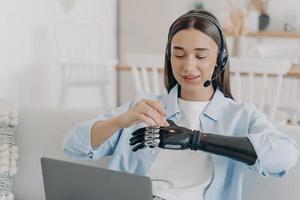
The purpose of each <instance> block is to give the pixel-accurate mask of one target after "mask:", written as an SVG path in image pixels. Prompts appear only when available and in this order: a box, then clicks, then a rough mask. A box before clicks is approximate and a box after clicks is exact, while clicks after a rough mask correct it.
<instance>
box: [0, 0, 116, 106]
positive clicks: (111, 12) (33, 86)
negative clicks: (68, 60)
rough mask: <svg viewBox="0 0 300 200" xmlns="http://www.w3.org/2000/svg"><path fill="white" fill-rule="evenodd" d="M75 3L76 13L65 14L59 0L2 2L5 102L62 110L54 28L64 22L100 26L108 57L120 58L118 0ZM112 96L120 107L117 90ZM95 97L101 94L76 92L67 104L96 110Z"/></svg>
mask: <svg viewBox="0 0 300 200" xmlns="http://www.w3.org/2000/svg"><path fill="white" fill-rule="evenodd" d="M75 2H76V4H75V5H74V7H73V9H72V10H70V11H69V12H64V9H63V7H62V6H61V4H60V1H59V0H44V1H40V0H26V1H24V0H2V1H0V80H1V81H0V83H1V85H0V98H5V99H10V100H13V101H17V102H19V103H22V104H38V105H53V106H54V105H56V104H57V101H58V95H59V91H60V69H59V67H58V65H57V61H56V57H55V56H56V55H55V51H56V50H55V46H54V44H53V34H52V29H51V27H53V24H54V23H55V22H57V21H59V20H63V19H68V18H76V19H82V20H93V21H97V22H99V23H101V24H102V25H103V28H104V30H105V34H104V35H103V41H104V44H103V46H104V49H105V51H104V55H103V56H104V57H106V58H116V56H117V50H116V43H117V37H116V29H117V17H116V14H117V5H116V4H117V0H77V1H75ZM114 82H116V80H114ZM111 92H112V95H111V96H112V98H113V99H112V102H114V103H115V89H114V91H111ZM96 93H97V90H96V89H95V90H92V89H91V91H85V90H80V89H79V90H77V91H75V92H74V93H72V92H71V94H70V96H69V98H68V103H69V104H72V103H74V100H76V101H77V105H81V106H83V107H84V105H90V106H93V105H95V106H97V103H98V101H99V100H98V99H97V96H95V94H96ZM78 94H79V96H78ZM82 94H83V95H82ZM81 97H86V98H85V99H83V98H82V99H81ZM75 103H76V102H75Z"/></svg>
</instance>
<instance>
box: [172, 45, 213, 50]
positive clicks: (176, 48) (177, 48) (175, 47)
mask: <svg viewBox="0 0 300 200" xmlns="http://www.w3.org/2000/svg"><path fill="white" fill-rule="evenodd" d="M173 49H175V50H184V48H182V47H179V46H174V47H173ZM194 50H195V51H209V49H208V48H195V49H194Z"/></svg>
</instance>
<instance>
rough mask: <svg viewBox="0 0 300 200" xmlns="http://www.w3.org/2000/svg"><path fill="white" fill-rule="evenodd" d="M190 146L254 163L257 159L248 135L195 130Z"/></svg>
mask: <svg viewBox="0 0 300 200" xmlns="http://www.w3.org/2000/svg"><path fill="white" fill-rule="evenodd" d="M190 148H191V149H192V150H202V151H206V152H210V153H214V154H217V155H222V156H226V157H229V158H232V159H234V160H237V161H240V162H243V163H246V164H248V165H253V164H254V163H255V161H256V159H257V155H256V152H255V150H254V148H253V146H252V144H251V142H250V141H249V139H248V138H247V137H233V136H224V135H217V134H210V133H201V132H199V131H194V132H193V134H192V137H191V143H190Z"/></svg>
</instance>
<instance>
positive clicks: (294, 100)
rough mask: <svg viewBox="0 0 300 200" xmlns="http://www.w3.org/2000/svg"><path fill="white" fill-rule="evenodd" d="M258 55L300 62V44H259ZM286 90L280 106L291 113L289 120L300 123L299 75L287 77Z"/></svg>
mask: <svg viewBox="0 0 300 200" xmlns="http://www.w3.org/2000/svg"><path fill="white" fill-rule="evenodd" d="M257 52H258V55H259V56H260V57H261V58H268V59H274V58H275V59H289V60H291V61H292V62H293V63H300V44H290V43H285V44H276V43H274V44H259V45H258V46H257ZM283 86H284V87H285V90H284V91H283V95H282V98H281V105H279V108H280V109H281V110H285V111H287V112H288V113H289V118H290V119H289V121H290V123H291V124H293V125H297V124H298V123H299V124H300V103H299V102H300V80H299V78H297V77H285V78H284V83H283Z"/></svg>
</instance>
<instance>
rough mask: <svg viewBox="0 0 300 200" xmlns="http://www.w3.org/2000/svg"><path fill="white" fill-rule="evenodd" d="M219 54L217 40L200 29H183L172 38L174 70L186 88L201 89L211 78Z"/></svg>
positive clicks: (182, 86) (180, 82)
mask: <svg viewBox="0 0 300 200" xmlns="http://www.w3.org/2000/svg"><path fill="white" fill-rule="evenodd" d="M217 56H218V45H217V44H216V42H215V41H214V40H213V39H212V38H211V37H209V36H208V35H206V34H204V33H203V32H201V31H199V30H196V29H185V30H181V31H179V32H178V33H176V34H175V35H174V36H173V38H172V41H171V65H172V70H173V74H174V77H175V79H176V80H177V82H178V83H179V84H180V86H181V88H182V89H184V90H187V91H192V90H199V87H203V83H204V82H205V81H206V80H210V79H211V77H212V74H213V72H214V68H215V66H216V62H217Z"/></svg>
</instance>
